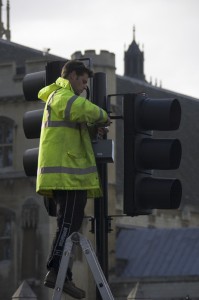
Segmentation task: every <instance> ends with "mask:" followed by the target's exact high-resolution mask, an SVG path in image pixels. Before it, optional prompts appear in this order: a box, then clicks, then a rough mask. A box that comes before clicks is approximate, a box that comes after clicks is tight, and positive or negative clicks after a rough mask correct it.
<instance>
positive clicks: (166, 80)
mask: <svg viewBox="0 0 199 300" xmlns="http://www.w3.org/2000/svg"><path fill="white" fill-rule="evenodd" d="M5 4H6V0H3V5H4V6H3V9H4V14H5ZM10 6H11V22H10V23H11V34H12V36H11V40H12V41H13V42H16V43H20V44H23V45H26V46H29V47H33V48H36V49H39V50H42V49H43V48H50V49H51V53H52V54H57V55H60V56H63V57H66V58H70V56H71V54H72V53H74V52H75V51H79V50H81V51H82V52H84V50H87V49H95V50H96V51H97V53H99V51H100V50H108V51H110V52H114V53H115V55H116V67H117V74H121V75H122V74H123V57H124V47H126V48H127V47H128V46H129V44H130V43H131V42H132V37H133V25H135V26H136V41H137V42H138V43H139V44H140V47H141V49H142V47H143V45H144V52H145V75H146V79H147V80H148V81H149V80H150V77H152V80H153V82H155V79H156V78H157V81H158V83H159V82H160V80H161V81H162V85H163V87H164V88H167V89H170V90H173V91H177V92H180V93H183V94H187V95H190V96H193V97H197V98H199V1H198V0H123V1H116V0H84V1H82V0H76V1H72V0H71V1H69V0H56V1H52V0H51V1H50V0H34V1H30V0H10ZM3 21H4V22H5V16H4V18H3ZM125 45H126V46H125Z"/></svg>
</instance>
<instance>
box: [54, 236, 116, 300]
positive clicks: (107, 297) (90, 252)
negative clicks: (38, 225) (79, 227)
mask: <svg viewBox="0 0 199 300" xmlns="http://www.w3.org/2000/svg"><path fill="white" fill-rule="evenodd" d="M74 244H79V245H80V246H81V248H82V251H83V253H84V256H85V257H86V260H87V262H88V264H89V267H90V269H91V271H92V274H93V277H94V279H95V282H96V285H97V287H98V290H99V292H100V294H101V297H102V299H103V300H114V298H113V295H112V293H111V290H110V288H109V285H108V283H107V281H106V278H105V276H104V273H103V272H102V269H101V266H100V264H99V262H98V260H97V257H96V254H95V252H94V249H93V247H92V245H91V243H90V241H89V240H88V239H87V238H85V237H84V236H83V235H82V234H80V233H79V232H74V233H73V234H71V235H70V236H69V237H68V238H67V239H66V242H65V245H64V250H63V255H62V259H61V263H60V267H59V272H58V275H57V280H56V283H55V289H54V293H53V298H52V300H60V299H61V295H62V291H63V286H64V281H65V277H66V273H67V268H68V264H69V260H70V254H71V251H72V248H73V245H74Z"/></svg>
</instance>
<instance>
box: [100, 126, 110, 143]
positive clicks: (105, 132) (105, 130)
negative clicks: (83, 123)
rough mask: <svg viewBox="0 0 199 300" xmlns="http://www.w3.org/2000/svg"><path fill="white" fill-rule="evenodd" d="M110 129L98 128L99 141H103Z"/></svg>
mask: <svg viewBox="0 0 199 300" xmlns="http://www.w3.org/2000/svg"><path fill="white" fill-rule="evenodd" d="M108 131H109V130H108V127H98V128H97V137H98V139H100V140H102V139H103V137H104V136H105V134H107V133H108Z"/></svg>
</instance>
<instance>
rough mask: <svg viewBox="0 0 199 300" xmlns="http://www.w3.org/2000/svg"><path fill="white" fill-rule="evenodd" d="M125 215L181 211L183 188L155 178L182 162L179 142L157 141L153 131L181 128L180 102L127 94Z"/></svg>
mask: <svg viewBox="0 0 199 300" xmlns="http://www.w3.org/2000/svg"><path fill="white" fill-rule="evenodd" d="M123 118H124V207H123V210H124V213H125V214H127V215H129V216H137V215H143V214H150V213H151V212H152V209H154V208H157V209H177V208H178V207H179V206H180V202H181V195H182V187H181V182H180V180H178V179H176V178H160V177H154V176H153V170H174V169H177V168H178V167H179V165H180V161H181V153H182V149H181V143H180V141H179V140H178V139H171V138H158V139H157V138H153V130H158V131H172V130H176V129H178V128H179V125H180V119H181V106H180V103H179V101H178V100H177V99H150V98H149V97H148V96H147V95H146V94H125V95H124V98H123Z"/></svg>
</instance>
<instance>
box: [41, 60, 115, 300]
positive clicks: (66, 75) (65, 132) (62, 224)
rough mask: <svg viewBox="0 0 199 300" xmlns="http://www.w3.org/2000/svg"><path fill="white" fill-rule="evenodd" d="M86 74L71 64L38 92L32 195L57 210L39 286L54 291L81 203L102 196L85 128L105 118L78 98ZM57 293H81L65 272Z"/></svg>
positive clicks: (83, 68)
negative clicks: (40, 113)
mask: <svg viewBox="0 0 199 300" xmlns="http://www.w3.org/2000/svg"><path fill="white" fill-rule="evenodd" d="M92 75H93V74H92V71H91V70H90V69H88V68H87V67H86V66H85V65H84V64H83V63H82V62H81V61H77V60H72V61H69V62H67V63H66V64H65V65H64V67H63V68H62V72H61V77H59V78H58V79H57V80H56V82H55V83H53V84H51V85H49V86H46V87H44V88H43V89H42V90H40V92H39V95H38V97H39V99H41V100H43V101H45V102H46V105H45V109H44V114H43V120H42V129H41V136H40V146H39V158H38V172H37V192H38V193H39V194H41V195H43V196H47V197H50V198H53V200H52V201H55V203H56V210H57V214H56V216H57V231H56V235H55V238H54V241H53V244H52V249H51V252H50V255H49V258H48V261H47V269H48V273H47V275H46V277H45V280H44V284H45V285H46V286H47V287H50V288H54V286H55V283H56V277H57V273H58V270H59V264H60V260H61V257H62V253H63V248H64V244H65V241H66V238H67V237H68V236H69V235H71V234H72V233H73V232H76V231H78V230H79V229H80V227H81V224H82V221H83V217H84V208H85V205H86V201H87V197H100V196H101V195H102V191H101V188H100V182H99V177H98V172H97V168H96V161H95V156H94V153H93V149H92V144H91V140H90V136H89V130H88V128H89V126H93V125H96V124H97V125H98V126H99V127H100V126H101V129H100V130H99V133H100V134H102V132H103V131H102V128H103V127H104V126H107V125H109V124H110V121H109V117H108V115H107V113H106V112H105V111H104V110H103V109H101V108H100V107H98V106H96V105H95V104H93V103H91V102H90V101H88V100H87V99H85V98H84V97H81V96H80V95H81V93H82V92H83V91H84V90H85V89H86V88H87V83H88V79H89V77H92ZM63 291H64V292H65V293H67V294H69V295H71V296H72V297H74V298H77V299H82V298H85V292H84V291H83V290H81V289H79V288H77V287H76V286H75V285H74V283H73V282H72V273H71V271H70V270H69V269H68V271H67V277H66V280H65V283H64V288H63Z"/></svg>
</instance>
